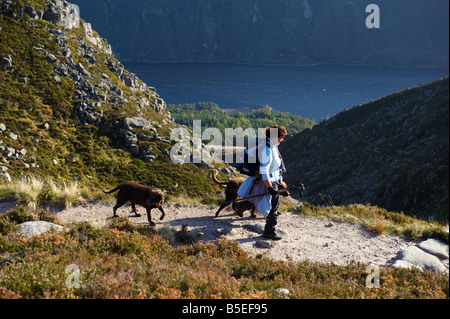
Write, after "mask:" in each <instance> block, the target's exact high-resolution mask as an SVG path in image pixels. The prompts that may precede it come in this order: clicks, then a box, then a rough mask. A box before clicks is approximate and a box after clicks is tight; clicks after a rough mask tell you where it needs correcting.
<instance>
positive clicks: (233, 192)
mask: <svg viewBox="0 0 450 319" xmlns="http://www.w3.org/2000/svg"><path fill="white" fill-rule="evenodd" d="M211 178H212V180H213V182H214V183H216V184H218V185H226V188H225V202H229V201H232V200H236V199H237V198H238V194H237V191H238V189H239V187H241V184H242V183H243V182H244V181H245V178H242V177H235V178H232V179H230V180H229V181H228V182H221V181H219V180H218V179H217V177H216V173H215V171H214V170H211ZM280 186H282V188H280V190H282V189H284V191H283V192H281V193H280V195H281V196H284V197H287V196H289V195H290V193H289V192H288V190H287V185H286V183H285V182H281V185H280ZM230 204H231V203H224V204H222V205H220V207H219V209H218V210H217V212H216V215H215V217H218V216H219V213H220V212H221V211H222V209H224V208H225V207H227V206H228V205H230ZM232 207H233V210H234V211H235V212H236V213H237V214H238V215H239V216H240V217H243V216H244V212H245V211H246V210H251V217H253V218H255V217H256V214H255V211H256V207H255V205H254V204H253V203H251V202H249V201H241V202H233V205H232ZM278 213H279V214H280V212H278Z"/></svg>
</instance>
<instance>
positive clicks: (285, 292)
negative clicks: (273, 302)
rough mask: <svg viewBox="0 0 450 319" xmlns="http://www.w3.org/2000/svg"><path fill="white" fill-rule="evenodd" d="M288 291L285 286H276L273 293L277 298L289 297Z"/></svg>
mask: <svg viewBox="0 0 450 319" xmlns="http://www.w3.org/2000/svg"><path fill="white" fill-rule="evenodd" d="M290 293H291V292H290V291H289V290H288V289H286V288H277V289H275V294H276V295H277V296H278V298H284V299H289V295H290Z"/></svg>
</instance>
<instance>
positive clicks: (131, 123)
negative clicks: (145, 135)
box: [122, 117, 152, 130]
mask: <svg viewBox="0 0 450 319" xmlns="http://www.w3.org/2000/svg"><path fill="white" fill-rule="evenodd" d="M122 125H123V127H124V128H125V129H127V130H134V129H141V130H145V129H151V128H152V123H151V122H150V121H148V120H147V119H145V118H143V117H126V118H124V119H123V120H122Z"/></svg>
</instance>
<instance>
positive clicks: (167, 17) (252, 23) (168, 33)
mask: <svg viewBox="0 0 450 319" xmlns="http://www.w3.org/2000/svg"><path fill="white" fill-rule="evenodd" d="M74 3H76V4H77V5H79V7H80V9H81V15H82V16H84V17H86V19H88V20H89V21H90V22H92V23H93V26H94V27H95V29H96V30H97V31H99V32H100V33H101V34H103V35H104V36H106V37H107V38H108V40H109V41H110V43H111V45H112V46H113V48H114V51H115V52H117V53H118V54H119V55H118V57H120V59H122V61H123V62H158V61H198V62H200V61H228V62H242V63H266V64H270V63H272V64H273V63H276V64H315V63H345V64H371V65H395V66H400V65H401V66H431V67H441V68H448V54H449V51H448V50H449V49H448V46H449V33H448V28H449V18H448V10H449V3H448V1H446V0H435V1H433V5H430V4H429V3H428V2H426V1H423V0H396V1H391V0H378V1H376V4H377V5H378V6H379V8H380V28H379V29H368V28H367V27H366V23H365V22H366V18H367V17H368V15H369V14H368V13H366V6H367V5H369V4H371V3H373V2H372V1H367V0H366V1H346V0H333V1H330V0H313V1H310V0H295V1H267V0H214V1H210V0H171V1H167V0H151V1H138V0H103V1H102V0H96V1H91V0H75V1H74Z"/></svg>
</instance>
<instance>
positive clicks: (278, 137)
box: [266, 125, 287, 145]
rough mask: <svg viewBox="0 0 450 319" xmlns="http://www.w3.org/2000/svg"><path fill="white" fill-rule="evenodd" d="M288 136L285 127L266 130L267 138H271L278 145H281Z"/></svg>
mask: <svg viewBox="0 0 450 319" xmlns="http://www.w3.org/2000/svg"><path fill="white" fill-rule="evenodd" d="M286 135H287V130H286V128H285V127H284V126H281V125H274V126H272V127H268V128H266V137H267V138H270V139H271V140H272V141H273V142H274V143H275V144H276V145H278V144H280V143H281V142H282V141H283V139H284V138H285V137H286Z"/></svg>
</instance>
